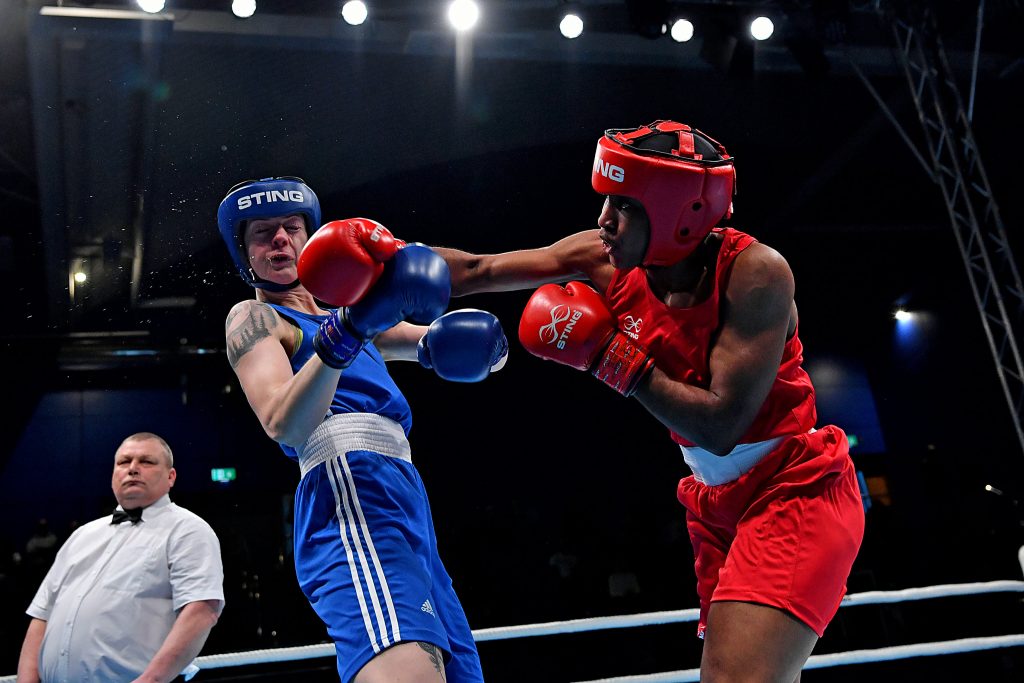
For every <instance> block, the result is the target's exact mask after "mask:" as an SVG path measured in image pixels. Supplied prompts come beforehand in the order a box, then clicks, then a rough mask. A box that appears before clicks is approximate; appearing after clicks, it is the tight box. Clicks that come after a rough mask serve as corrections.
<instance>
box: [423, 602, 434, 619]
mask: <svg viewBox="0 0 1024 683" xmlns="http://www.w3.org/2000/svg"><path fill="white" fill-rule="evenodd" d="M420 610H421V611H423V612H426V613H427V614H429V615H430V616H434V608H433V607H431V606H430V600H424V601H423V604H422V605H421V606H420Z"/></svg>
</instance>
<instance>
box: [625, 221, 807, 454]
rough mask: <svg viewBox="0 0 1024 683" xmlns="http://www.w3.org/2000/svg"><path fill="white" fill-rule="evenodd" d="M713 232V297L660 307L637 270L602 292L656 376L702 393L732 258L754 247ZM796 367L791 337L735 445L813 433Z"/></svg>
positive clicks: (796, 342)
mask: <svg viewBox="0 0 1024 683" xmlns="http://www.w3.org/2000/svg"><path fill="white" fill-rule="evenodd" d="M715 232H716V233H719V234H721V235H722V237H723V240H722V246H721V250H720V251H719V252H718V263H717V265H716V269H715V284H714V291H712V293H711V295H710V296H709V297H708V298H707V300H705V301H702V302H701V303H699V304H697V305H696V306H692V307H690V308H672V307H669V306H666V305H665V304H664V303H663V302H662V301H661V300H660V299H658V298H657V297H656V296H655V295H654V293H653V292H651V288H650V286H649V285H648V284H647V274H646V272H645V271H644V270H643V269H642V268H633V269H632V270H628V271H621V270H616V271H615V273H614V275H612V280H611V283H610V284H609V285H608V290H607V291H606V292H605V298H606V299H607V300H608V305H609V306H610V307H611V309H612V312H613V313H614V314H615V317H616V318H617V319H618V322H619V329H621V330H622V331H623V332H624V333H625V334H626V335H628V336H629V337H631V338H633V339H635V340H637V341H638V342H639V343H640V344H641V345H642V346H643V347H644V348H646V349H647V350H648V351H649V352H650V353H651V356H652V357H653V358H654V362H655V365H657V366H658V368H659V369H660V370H661V371H662V372H664V373H666V374H667V375H668V376H669V377H672V378H673V379H676V380H679V381H682V382H686V383H687V384H692V385H694V386H698V387H701V388H704V389H706V388H708V387H709V386H710V384H711V373H710V371H709V369H708V360H709V358H710V355H711V339H712V338H713V337H714V335H715V332H716V331H717V330H718V326H719V313H720V311H719V309H720V306H719V302H720V299H721V293H722V292H724V291H725V288H726V286H727V284H728V282H729V274H730V273H731V271H732V264H733V262H734V261H735V260H736V256H738V255H739V253H740V252H741V251H743V250H744V249H746V248H747V247H749V246H750V245H751V244H754V243H755V242H756V241H757V240H755V239H754V238H753V237H751V236H750V235H747V234H745V233H742V232H739V231H738V230H733V229H732V228H724V229H716V230H715ZM802 362H803V344H801V343H800V337H799V335H798V334H797V333H796V332H794V333H793V336H792V337H791V338H790V339H789V340H788V341H787V342H786V346H785V349H784V351H783V353H782V362H781V363H780V364H779V372H778V374H777V375H776V376H775V383H774V384H773V385H772V388H771V390H770V391H769V392H768V397H767V398H766V399H765V402H764V405H762V406H761V410H760V411H759V412H758V413H757V417H755V418H754V422H753V423H752V424H751V425H750V428H749V429H747V431H746V433H745V434H744V435H743V438H741V439H740V443H753V442H756V441H764V440H765V439H770V438H772V437H776V436H784V435H789V434H802V433H804V432H806V431H808V430H810V429H811V428H812V427H814V424H815V422H816V421H817V413H816V411H815V408H814V387H813V386H812V385H811V379H810V377H808V376H807V373H806V372H805V371H804V369H803V368H802V367H801V366H800V364H801V363H802ZM670 434H671V435H672V440H673V441H675V442H676V443H679V444H682V445H684V446H694V445H696V444H694V443H692V442H690V441H687V440H686V439H684V438H683V437H681V436H679V435H678V434H676V433H675V432H672V431H671V430H670Z"/></svg>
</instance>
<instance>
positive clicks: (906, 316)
mask: <svg viewBox="0 0 1024 683" xmlns="http://www.w3.org/2000/svg"><path fill="white" fill-rule="evenodd" d="M893 317H894V318H896V322H899V323H909V322H910V321H911V320H913V319H914V314H913V313H911V312H910V311H905V310H903V309H902V308H898V309H896V312H895V313H893Z"/></svg>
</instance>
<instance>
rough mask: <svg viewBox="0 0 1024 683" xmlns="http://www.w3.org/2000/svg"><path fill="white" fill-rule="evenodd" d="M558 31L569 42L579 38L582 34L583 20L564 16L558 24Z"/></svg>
mask: <svg viewBox="0 0 1024 683" xmlns="http://www.w3.org/2000/svg"><path fill="white" fill-rule="evenodd" d="M558 30H559V31H561V33H562V35H563V36H565V37H566V38H568V39H569V40H572V39H573V38H579V36H580V34H582V33H583V20H582V19H581V18H579V17H578V16H577V15H575V14H566V15H565V16H564V17H562V21H561V22H560V23H559V24H558Z"/></svg>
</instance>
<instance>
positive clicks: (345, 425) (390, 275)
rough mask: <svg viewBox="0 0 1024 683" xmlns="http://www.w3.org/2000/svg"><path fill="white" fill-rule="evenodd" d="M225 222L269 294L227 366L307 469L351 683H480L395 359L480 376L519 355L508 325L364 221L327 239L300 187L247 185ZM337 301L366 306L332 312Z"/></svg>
mask: <svg viewBox="0 0 1024 683" xmlns="http://www.w3.org/2000/svg"><path fill="white" fill-rule="evenodd" d="M217 218H218V223H219V226H220V232H221V236H222V237H223V238H224V241H225V243H226V244H227V247H228V251H229V252H230V254H231V257H232V259H233V260H234V262H235V265H236V266H237V267H238V271H239V274H240V275H241V276H242V279H243V280H245V281H246V282H247V283H248V284H249V285H251V286H252V287H254V288H255V291H256V298H255V299H249V300H246V301H242V302H240V303H238V304H236V305H235V306H234V307H233V308H232V309H231V312H230V313H229V314H228V316H227V321H226V324H225V336H226V343H227V354H228V359H229V361H230V362H231V366H232V368H234V370H235V373H236V375H237V376H238V380H239V383H240V384H241V386H242V390H243V391H244V392H245V395H246V398H247V399H248V400H249V404H250V405H251V406H252V408H253V411H254V412H255V413H256V415H257V417H258V418H259V419H260V422H261V423H262V424H263V428H264V430H265V431H266V433H267V434H268V435H269V436H270V437H271V438H272V439H274V440H275V441H277V442H278V443H279V444H280V445H281V448H282V449H283V450H284V452H285V454H286V455H287V456H288V457H290V458H292V459H293V460H295V461H296V462H297V463H298V464H299V467H300V470H301V474H302V478H301V480H300V482H299V485H298V488H297V490H296V493H295V531H294V534H295V572H296V576H297V577H298V580H299V584H300V586H301V588H302V591H303V593H305V595H306V597H307V598H308V599H309V602H310V605H312V607H313V609H314V610H315V611H316V613H317V614H318V615H319V616H320V618H321V619H322V620H323V622H324V623H325V624H326V626H327V631H328V633H329V634H330V636H331V638H332V639H333V641H334V643H335V647H336V650H337V654H338V673H339V676H340V677H341V680H342V681H343V682H344V683H349V682H350V681H355V682H356V683H378V682H383V681H403V682H406V681H408V682H409V683H425V682H427V681H441V680H447V681H450V682H453V683H472V682H475V681H482V680H483V674H482V672H481V668H480V660H479V657H478V655H477V651H476V646H475V644H474V642H473V636H472V633H471V632H470V629H469V624H468V623H467V620H466V616H465V613H464V612H463V609H462V606H461V604H460V603H459V600H458V597H456V595H455V591H454V590H453V588H452V581H451V578H449V576H448V573H447V572H446V571H445V568H444V565H443V564H442V562H441V559H440V557H439V555H438V551H437V542H436V539H435V535H434V527H433V522H432V520H431V515H430V506H429V504H428V502H427V495H426V492H425V490H424V488H423V482H422V481H421V480H420V477H419V474H418V473H417V471H416V467H415V466H414V465H413V464H412V459H411V450H410V447H409V442H408V440H407V436H408V433H409V429H410V427H411V425H412V415H411V411H410V408H409V404H408V402H407V401H406V399H405V397H404V396H403V395H402V392H401V391H400V390H399V389H398V387H397V386H396V384H395V383H394V381H393V380H392V379H391V376H390V375H389V374H388V371H387V369H386V367H385V364H384V361H386V360H419V362H420V363H421V364H423V365H424V366H426V367H429V368H432V369H434V370H435V372H437V374H438V375H440V376H441V377H442V378H444V379H448V380H452V381H460V382H472V381H479V380H481V379H483V378H484V377H486V376H487V375H488V373H489V372H491V371H492V370H494V369H498V368H500V367H501V366H502V365H503V364H504V360H505V358H506V357H507V353H508V343H507V341H506V339H505V335H504V333H503V332H502V329H501V325H500V324H499V323H498V321H497V319H496V318H495V317H494V316H493V315H491V314H490V313H486V312H484V311H478V310H471V309H467V310H462V311H453V312H451V313H448V314H446V315H442V313H444V310H445V309H446V308H447V305H448V297H449V287H450V279H449V273H448V268H447V265H446V264H445V262H444V260H443V259H441V258H440V257H439V256H438V255H437V254H435V253H434V252H433V251H432V250H430V249H429V248H427V247H425V246H423V245H418V244H410V245H405V243H404V242H401V241H400V240H396V239H395V238H394V237H393V236H392V235H391V233H390V232H388V231H387V229H386V228H384V227H383V226H381V225H380V224H378V223H375V222H373V221H369V220H366V219H349V220H345V221H333V222H331V223H328V224H327V225H325V226H323V227H322V228H321V227H320V206H319V202H318V200H317V198H316V195H315V194H314V193H313V191H312V190H311V189H310V188H309V187H308V186H307V185H306V184H305V183H304V182H302V181H301V180H300V179H298V178H266V179H262V180H255V181H246V182H244V183H240V184H239V185H236V186H235V187H234V188H232V189H231V190H230V191H229V192H228V194H227V196H226V197H225V198H224V200H223V201H222V202H221V204H220V208H219V210H218V215H217ZM317 231H319V232H318V234H317V235H316V239H311V238H312V236H313V234H314V233H315V232H317ZM304 249H305V251H304ZM300 254H301V256H302V267H301V268H300ZM300 273H302V280H303V282H305V283H313V282H315V283H316V284H317V287H316V288H314V289H316V292H315V294H316V297H314V295H313V293H311V292H310V291H309V290H308V289H307V288H306V287H305V286H304V285H303V284H302V283H300V281H299V274H300ZM310 286H311V287H312V285H310ZM328 301H329V302H337V301H345V302H350V303H351V305H347V306H342V307H339V308H321V305H322V304H321V302H328ZM407 320H409V321H413V322H415V323H420V324H412V323H410V322H406V321H407ZM424 324H430V326H429V328H428V327H425V326H424Z"/></svg>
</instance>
